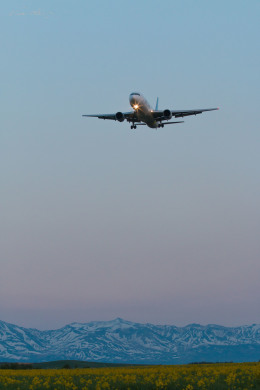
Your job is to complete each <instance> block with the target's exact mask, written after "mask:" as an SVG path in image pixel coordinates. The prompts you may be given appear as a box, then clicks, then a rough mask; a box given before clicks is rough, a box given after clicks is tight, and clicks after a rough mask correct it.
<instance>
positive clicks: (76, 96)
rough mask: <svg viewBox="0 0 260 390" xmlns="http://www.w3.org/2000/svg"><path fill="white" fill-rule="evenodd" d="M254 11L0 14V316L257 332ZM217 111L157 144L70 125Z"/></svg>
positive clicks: (109, 128)
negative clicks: (150, 111) (138, 99)
mask: <svg viewBox="0 0 260 390" xmlns="http://www.w3.org/2000/svg"><path fill="white" fill-rule="evenodd" d="M259 12H260V3H259V1H256V0H251V1H250V2H245V1H240V0H239V1H238V0H236V1H233V0H231V1H228V2H225V1H218V2H209V1H202V0H197V1H196V2H195V1H191V0H183V1H166V0H165V1H162V2H158V1H136V0H133V1H131V2H119V1H110V2H107V1H95V2H88V1H83V0H77V1H76V2H75V1H74V2H72V1H49V0H45V1H44V2H43V1H37V0H34V1H9V2H5V3H4V4H3V5H1V8H0V31H1V36H2V40H1V43H0V45H1V53H2V56H1V62H0V70H1V74H2V82H1V93H0V104H1V119H0V123H1V133H0V137H1V142H0V175H1V176H0V177H1V220H0V246H1V273H0V318H1V319H2V320H5V321H9V322H13V323H17V324H19V325H24V326H30V327H38V328H41V329H48V328H56V327H59V326H62V325H64V324H66V323H69V322H74V321H78V322H87V321H92V320H110V319H112V318H115V317H123V318H125V319H128V320H132V321H140V322H153V323H170V324H176V325H186V324H187V323H192V322H198V323H202V324H206V323H219V324H223V325H241V324H247V323H254V322H258V323H260V310H259V293H260V291H259V272H260V265H259V258H260V243H259V236H260V206H259V198H260V175H259V173H260V172H259V171H260V168H259V167H260V157H259V145H260V132H259V115H258V111H259V87H260V73H259V68H260V50H259V49H260V47H259V46H260V44H259V33H260V26H259ZM135 90H137V91H140V92H142V93H143V94H144V95H145V96H146V98H147V99H148V101H149V102H150V103H151V104H155V101H156V98H157V96H159V98H160V101H159V105H160V108H172V109H189V108H207V107H218V106H220V111H217V112H211V113H205V114H203V115H199V116H197V117H190V118H187V119H185V123H184V124H180V125H176V126H167V127H165V128H164V129H161V130H160V131H159V130H158V131H155V130H152V129H149V128H146V127H141V128H139V129H137V130H136V131H131V130H130V126H129V125H128V124H126V123H123V124H120V123H115V122H110V121H100V120H98V119H87V118H82V117H81V115H82V114H84V113H100V112H101V113H109V112H116V111H128V110H129V108H130V107H129V102H128V95H129V94H130V93H131V92H132V91H135Z"/></svg>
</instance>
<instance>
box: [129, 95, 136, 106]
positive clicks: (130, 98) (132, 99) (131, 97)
mask: <svg viewBox="0 0 260 390" xmlns="http://www.w3.org/2000/svg"><path fill="white" fill-rule="evenodd" d="M129 102H130V104H131V106H132V105H133V104H135V98H134V96H133V95H129Z"/></svg>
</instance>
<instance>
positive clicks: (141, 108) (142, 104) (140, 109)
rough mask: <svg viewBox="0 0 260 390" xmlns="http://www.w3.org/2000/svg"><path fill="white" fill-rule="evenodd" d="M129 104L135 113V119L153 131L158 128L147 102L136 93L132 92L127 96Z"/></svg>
mask: <svg viewBox="0 0 260 390" xmlns="http://www.w3.org/2000/svg"><path fill="white" fill-rule="evenodd" d="M129 102H130V105H131V106H132V108H133V110H134V111H135V113H136V116H137V119H138V120H139V121H140V122H144V123H146V124H147V126H149V127H151V128H152V129H155V128H157V127H158V124H157V122H156V120H155V119H154V117H153V114H152V112H153V109H152V107H151V106H150V104H149V103H148V102H147V100H146V99H145V98H144V96H142V95H141V94H140V93H138V92H133V93H131V95H130V96H129Z"/></svg>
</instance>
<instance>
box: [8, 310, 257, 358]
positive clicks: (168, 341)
mask: <svg viewBox="0 0 260 390" xmlns="http://www.w3.org/2000/svg"><path fill="white" fill-rule="evenodd" d="M55 360H81V361H91V362H103V363H106V362H109V363H121V364H122V363H124V364H140V363H141V364H181V363H191V362H201V361H207V362H222V361H223V362H224V361H234V362H244V361H247V362H250V361H259V360H260V325H257V324H253V325H245V326H239V327H224V326H220V325H206V326H202V325H199V324H191V325H187V326H184V327H176V326H171V325H152V324H139V323H135V322H130V321H125V320H123V319H121V318H116V319H115V320H113V321H103V322H102V321H96V322H89V323H86V324H80V323H72V324H69V325H66V326H64V327H63V328H60V329H57V330H46V331H40V330H37V329H29V328H23V327H19V326H17V325H13V324H9V323H7V322H4V321H0V361H1V362H49V361H55Z"/></svg>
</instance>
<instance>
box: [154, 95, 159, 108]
mask: <svg viewBox="0 0 260 390" xmlns="http://www.w3.org/2000/svg"><path fill="white" fill-rule="evenodd" d="M158 105H159V98H157V100H156V105H155V111H157V110H158Z"/></svg>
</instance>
